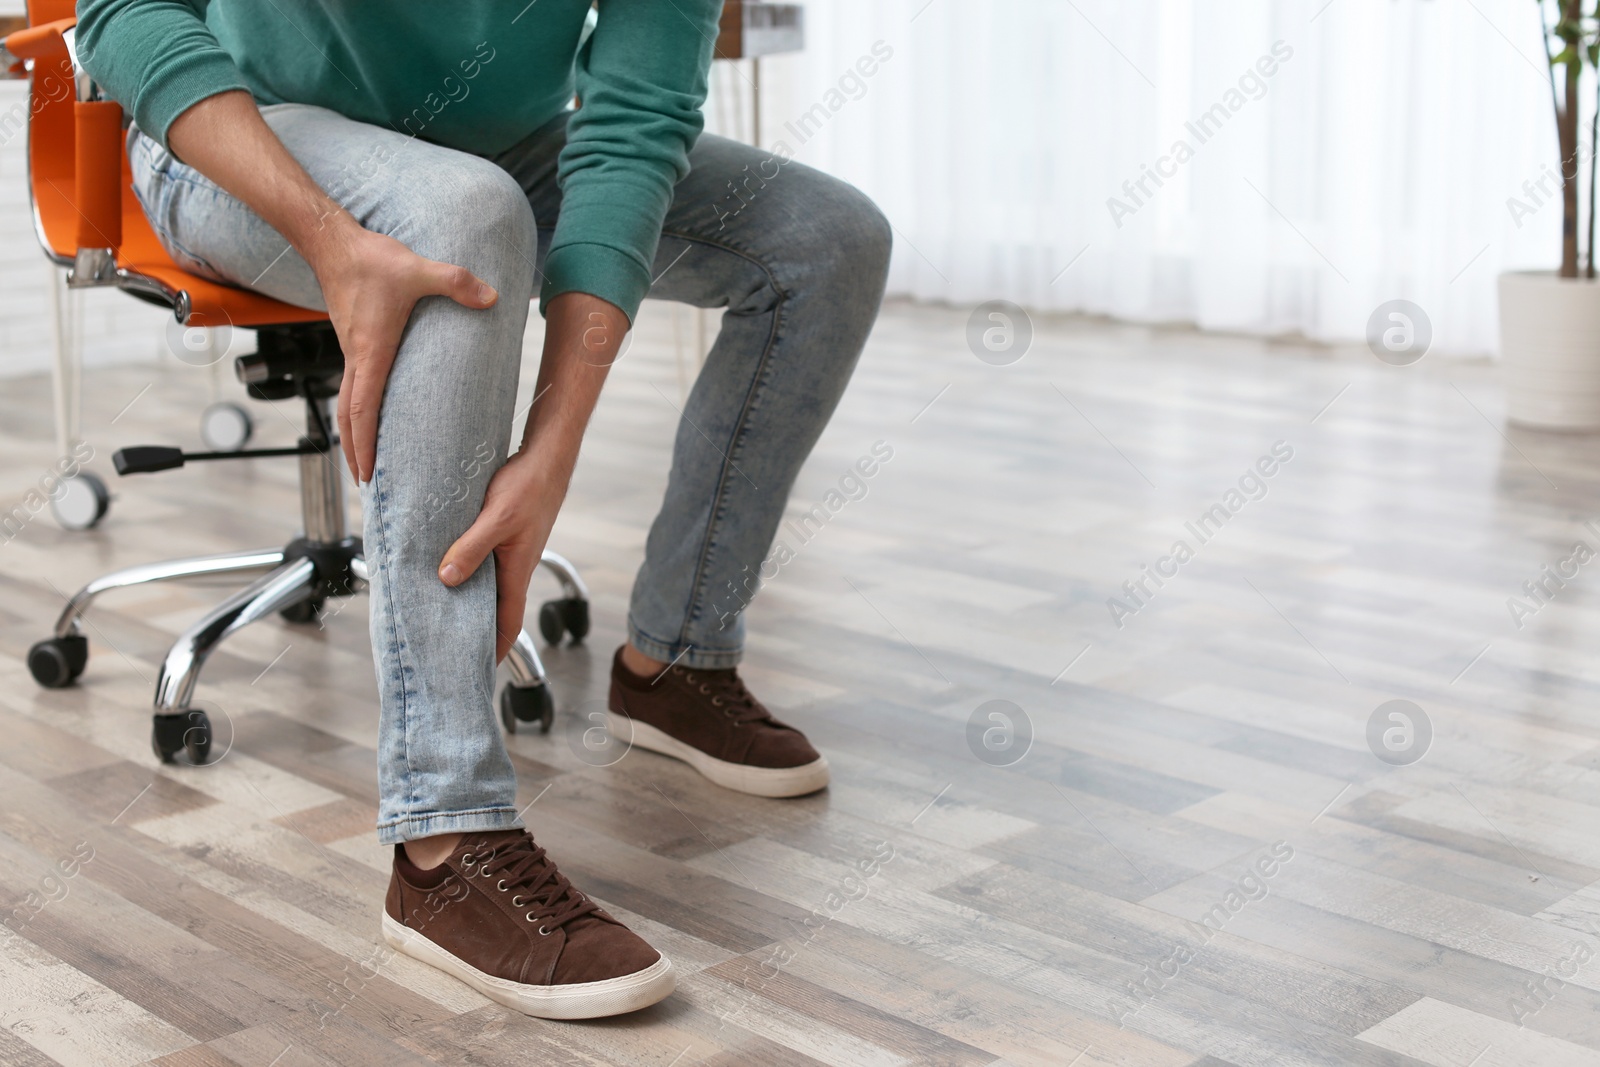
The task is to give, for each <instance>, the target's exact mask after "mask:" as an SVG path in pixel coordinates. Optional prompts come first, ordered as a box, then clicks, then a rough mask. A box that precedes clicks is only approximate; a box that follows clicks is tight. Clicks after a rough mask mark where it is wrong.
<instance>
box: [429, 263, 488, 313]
mask: <svg viewBox="0 0 1600 1067" xmlns="http://www.w3.org/2000/svg"><path fill="white" fill-rule="evenodd" d="M431 274H432V277H431V278H430V279H429V281H430V282H431V283H432V285H431V289H432V291H433V292H434V293H436V294H438V295H439V296H448V297H449V298H450V299H451V300H454V301H455V302H456V303H458V304H460V305H462V306H463V307H469V308H486V307H493V306H494V302H495V301H496V300H498V299H499V298H500V294H499V293H497V292H495V291H494V286H492V285H490V284H489V283H488V282H486V281H484V280H483V279H482V278H479V277H478V276H477V275H476V274H473V273H472V272H471V271H470V270H468V269H467V268H465V267H455V266H451V265H450V264H449V263H439V262H434V263H433V265H432V271H431Z"/></svg>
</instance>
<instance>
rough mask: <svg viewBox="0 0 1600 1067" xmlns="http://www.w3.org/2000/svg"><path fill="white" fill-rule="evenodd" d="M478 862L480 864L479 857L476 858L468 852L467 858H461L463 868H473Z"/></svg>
mask: <svg viewBox="0 0 1600 1067" xmlns="http://www.w3.org/2000/svg"><path fill="white" fill-rule="evenodd" d="M477 862H478V857H476V856H474V855H473V854H472V853H470V852H468V853H467V854H466V855H465V856H462V857H461V866H463V867H471V866H472V865H473V864H474V863H477Z"/></svg>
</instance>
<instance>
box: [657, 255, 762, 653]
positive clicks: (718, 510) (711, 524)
mask: <svg viewBox="0 0 1600 1067" xmlns="http://www.w3.org/2000/svg"><path fill="white" fill-rule="evenodd" d="M661 234H662V236H663V237H674V238H677V239H679V240H683V241H690V242H693V243H696V244H703V245H708V246H710V247H712V248H717V249H721V250H722V251H725V252H731V253H732V254H734V255H736V256H738V257H740V258H741V259H744V260H747V261H748V262H750V263H752V264H753V265H754V266H755V267H756V269H758V270H760V271H761V273H762V274H765V275H766V276H767V281H768V283H769V284H770V285H771V286H772V289H773V292H775V293H777V294H778V303H777V305H776V306H775V307H774V308H773V309H772V330H771V331H770V332H769V333H768V335H767V343H766V344H765V345H763V346H762V349H761V359H760V361H759V362H758V363H757V365H756V370H755V374H754V375H753V376H752V378H751V381H750V389H749V391H748V392H747V393H746V394H745V398H744V404H743V406H742V407H741V408H740V410H739V418H738V419H737V421H736V422H735V423H734V427H733V432H732V434H731V435H730V439H729V442H728V451H727V454H726V456H725V457H724V459H723V464H722V472H721V475H720V476H719V477H718V479H717V495H716V499H715V500H714V501H713V502H712V509H711V517H710V519H709V520H708V521H707V523H706V533H705V538H704V540H703V541H702V542H701V545H700V557H699V559H698V560H697V561H696V563H695V573H694V581H693V582H692V583H691V584H690V592H689V603H688V604H687V605H686V606H685V611H684V617H683V627H682V629H680V630H679V631H678V642H677V643H678V644H680V645H681V644H686V643H687V642H688V640H689V628H690V626H691V625H692V624H693V623H694V622H695V621H696V620H697V618H698V616H699V612H700V608H701V606H702V603H703V599H704V595H705V575H706V568H707V564H708V563H709V562H710V558H711V547H712V544H711V543H712V540H713V539H714V537H715V535H716V531H717V529H718V528H719V527H720V526H721V524H722V520H723V518H724V516H725V514H726V498H727V486H728V483H729V482H730V481H731V480H732V479H731V477H730V475H731V472H732V471H733V469H734V468H735V466H736V464H735V462H734V456H735V455H737V454H738V453H739V451H740V446H741V445H742V444H743V443H744V437H745V431H746V429H747V428H748V425H749V421H750V414H751V412H753V411H754V410H755V405H756V400H757V398H758V397H759V395H760V393H761V389H762V387H763V386H764V385H765V384H766V377H767V371H768V369H769V368H770V366H771V357H772V350H773V349H774V348H775V347H776V346H777V343H778V338H779V336H780V335H781V333H782V332H783V330H782V327H783V318H784V311H785V309H786V308H787V306H788V303H789V291H788V290H787V289H785V288H784V287H783V285H782V284H781V283H779V281H778V278H777V275H775V274H774V273H773V272H772V268H771V267H769V266H768V265H767V264H766V263H765V262H764V261H762V260H761V259H759V258H758V257H756V256H755V255H753V254H751V253H749V252H746V251H745V250H744V249H741V248H736V247H734V246H733V245H730V244H726V243H724V242H721V241H713V240H710V239H708V238H705V237H701V236H698V235H695V234H688V233H683V232H682V231H677V230H667V229H663V230H662V231H661ZM641 632H642V631H641Z"/></svg>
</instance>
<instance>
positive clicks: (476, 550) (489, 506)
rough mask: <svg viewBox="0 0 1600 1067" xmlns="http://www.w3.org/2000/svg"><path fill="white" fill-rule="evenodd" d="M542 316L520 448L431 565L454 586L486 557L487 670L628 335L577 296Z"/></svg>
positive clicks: (522, 596) (613, 312)
mask: <svg viewBox="0 0 1600 1067" xmlns="http://www.w3.org/2000/svg"><path fill="white" fill-rule="evenodd" d="M548 312H549V313H548V314H547V315H546V317H545V333H544V355H543V358H542V359H541V360H540V362H539V379H538V381H537V382H535V383H534V403H533V406H532V407H531V408H530V409H529V411H528V427H527V430H526V431H525V432H524V433H523V436H522V448H521V450H520V451H518V452H517V454H516V455H514V456H512V457H511V458H510V459H509V460H507V461H506V465H505V466H504V467H501V468H500V469H499V470H498V471H496V472H495V475H494V477H493V478H491V479H489V488H488V490H487V492H486V494H485V496H484V501H483V510H482V511H481V512H479V514H478V518H477V521H475V522H474V523H473V524H472V526H471V527H470V528H469V529H468V530H467V532H466V533H464V534H462V535H461V537H460V538H459V539H458V540H457V541H456V543H455V544H453V545H451V546H450V550H449V551H448V552H446V553H445V554H444V559H442V560H441V561H440V562H439V580H440V581H442V582H444V584H445V585H448V586H457V585H460V584H461V583H462V582H464V581H466V580H467V579H468V578H470V577H471V576H472V575H473V573H474V572H476V571H477V569H478V568H479V567H480V566H482V564H483V561H484V560H486V559H488V558H489V554H490V553H491V552H492V553H494V568H495V571H494V573H495V591H496V595H497V598H498V604H497V607H496V610H495V630H496V639H495V652H494V655H495V662H496V663H498V662H499V661H500V660H502V659H504V658H505V655H506V652H507V651H509V650H510V648H511V643H512V642H513V641H515V640H516V639H517V634H519V633H521V632H522V616H523V612H524V611H525V610H526V609H527V605H528V582H529V580H530V579H532V577H533V570H534V568H535V567H537V566H538V565H539V558H540V557H541V556H542V555H543V554H544V546H545V542H546V541H548V540H549V539H550V528H551V527H552V526H554V525H555V522H556V513H557V512H559V511H560V510H561V502H562V501H563V500H564V499H565V498H566V495H567V483H568V482H569V481H570V480H571V478H572V469H573V467H575V466H576V465H577V462H578V445H579V444H580V443H581V442H582V440H583V431H584V428H585V427H586V426H587V425H588V424H589V415H590V414H591V413H592V412H593V411H594V405H595V401H596V400H597V399H599V396H600V387H601V386H602V385H604V384H605V380H606V373H607V372H608V371H609V370H610V369H611V364H612V363H614V362H616V359H617V353H618V351H619V350H620V349H621V347H622V339H623V338H624V337H625V336H626V335H627V332H628V318H627V316H626V315H624V314H623V313H622V312H621V311H620V310H619V309H618V308H616V307H615V306H614V305H612V304H610V303H608V302H606V301H604V300H601V299H600V298H599V297H596V296H590V295H589V294H587V293H563V294H561V295H560V296H557V297H555V298H554V299H553V300H551V301H550V306H549V309H548Z"/></svg>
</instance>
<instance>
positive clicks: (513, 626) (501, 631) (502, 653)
mask: <svg viewBox="0 0 1600 1067" xmlns="http://www.w3.org/2000/svg"><path fill="white" fill-rule="evenodd" d="M527 608H528V593H527V587H526V586H524V587H523V592H522V593H520V594H518V593H515V592H513V591H512V590H510V589H507V588H506V587H505V585H504V583H501V586H500V599H499V601H498V602H497V604H496V606H495V641H494V661H495V662H496V663H499V662H500V661H501V660H503V659H505V658H506V653H507V652H510V651H511V646H512V644H513V643H515V641H516V640H517V635H518V634H520V633H521V632H522V615H523V613H524V612H525V611H526V610H527Z"/></svg>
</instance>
